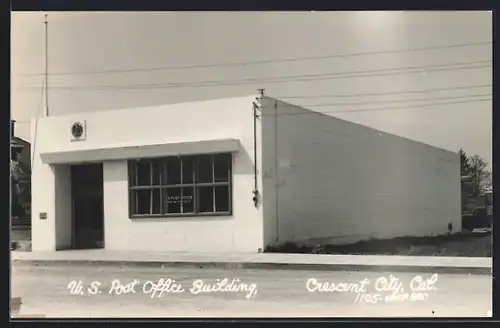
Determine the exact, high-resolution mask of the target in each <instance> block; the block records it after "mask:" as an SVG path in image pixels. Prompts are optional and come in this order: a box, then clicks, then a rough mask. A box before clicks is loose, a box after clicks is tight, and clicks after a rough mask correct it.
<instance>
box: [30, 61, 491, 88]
mask: <svg viewBox="0 0 500 328" xmlns="http://www.w3.org/2000/svg"><path fill="white" fill-rule="evenodd" d="M463 65H473V66H463ZM487 67H491V61H490V60H485V61H472V62H461V63H454V64H436V65H425V66H408V67H400V68H386V69H373V70H357V71H345V72H336V73H323V74H306V75H291V76H282V77H264V78H250V79H239V80H209V81H193V82H181V83H150V84H135V85H95V86H91V85H86V86H85V85H83V86H51V89H71V90H139V89H150V88H151V89H155V88H159V89H168V88H183V87H204V86H212V85H237V84H240V85H241V84H254V83H259V84H260V83H263V82H266V81H267V82H272V83H283V82H300V81H311V80H334V79H343V78H356V77H370V76H388V75H401V74H418V73H431V72H438V71H450V70H452V71H453V70H454V71H458V70H468V69H477V68H487ZM369 73H370V74H369ZM35 87H37V88H38V87H39V86H35Z"/></svg>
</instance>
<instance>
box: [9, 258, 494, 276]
mask: <svg viewBox="0 0 500 328" xmlns="http://www.w3.org/2000/svg"><path fill="white" fill-rule="evenodd" d="M12 262H13V263H22V264H31V265H35V266H39V265H44V266H47V265H56V266H57V265H71V264H76V265H96V266H132V267H156V268H165V267H170V268H172V267H177V268H220V269H264V270H301V271H357V272H402V273H405V272H406V273H441V274H471V275H491V274H492V268H491V267H451V266H420V265H370V264H318V263H311V264H306V263H304V264H302V263H266V262H188V261H144V262H141V261H105V260H22V259H13V260H12Z"/></svg>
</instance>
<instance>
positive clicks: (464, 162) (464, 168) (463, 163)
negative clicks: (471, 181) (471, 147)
mask: <svg viewBox="0 0 500 328" xmlns="http://www.w3.org/2000/svg"><path fill="white" fill-rule="evenodd" d="M458 154H459V155H460V175H461V176H466V175H468V174H469V170H470V163H469V157H468V156H467V153H466V152H465V151H464V150H463V149H462V148H460V151H459V152H458Z"/></svg>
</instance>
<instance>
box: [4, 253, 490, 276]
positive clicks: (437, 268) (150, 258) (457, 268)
mask: <svg viewBox="0 0 500 328" xmlns="http://www.w3.org/2000/svg"><path fill="white" fill-rule="evenodd" d="M11 258H12V260H13V262H17V263H19V262H22V263H33V264H38V263H39V264H64V263H67V264H69V263H75V264H76V263H79V264H98V265H140V266H156V267H167V266H184V267H185V266H191V267H192V266H196V267H217V268H231V269H236V268H246V269H282V270H283V269H293V270H330V271H385V272H422V273H462V274H488V275H490V274H492V259H491V258H459V257H421V256H373V255H315V254H278V253H265V254H231V253H229V254H193V253H166V252H122V251H110V250H103V249H99V250H70V251H57V252H18V251H12V252H11Z"/></svg>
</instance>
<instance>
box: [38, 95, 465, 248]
mask: <svg viewBox="0 0 500 328" xmlns="http://www.w3.org/2000/svg"><path fill="white" fill-rule="evenodd" d="M254 104H257V107H258V108H256V109H255V112H256V113H257V114H258V115H257V117H255V116H254ZM35 130H36V132H35ZM32 136H36V141H35V143H36V145H34V146H33V147H32V151H33V152H34V154H33V156H34V157H33V158H34V163H33V169H32V171H33V172H32V213H33V218H32V249H33V250H34V251H42V250H45V251H46V250H60V249H71V248H89V247H96V246H99V247H104V248H105V249H110V250H135V251H137V250H145V251H146V250H147V251H155V250H158V251H181V252H204V253H206V252H218V253H220V252H247V253H252V252H255V253H256V252H259V251H262V250H264V249H265V248H266V247H267V246H268V245H273V244H276V243H282V242H285V241H318V240H328V241H331V242H336V243H346V242H353V241H357V240H362V239H367V238H387V237H395V236H405V235H412V236H423V235H436V234H442V233H447V232H449V229H450V228H451V231H453V232H456V231H459V230H460V229H461V217H460V163H459V156H458V154H455V153H453V152H451V151H447V150H442V149H438V148H435V147H431V146H428V145H425V144H422V143H418V142H414V141H411V140H408V139H405V138H402V137H398V136H394V135H390V134H387V133H383V132H380V131H377V130H374V129H371V128H368V127H365V126H361V125H358V124H354V123H349V122H346V121H344V120H340V119H337V118H333V117H330V116H327V115H324V114H320V113H316V112H313V111H310V110H307V109H304V108H301V107H297V106H293V105H290V104H287V103H284V102H282V101H279V100H276V99H273V98H270V97H263V98H258V99H257V98H256V97H255V96H248V97H239V98H230V99H217V100H209V101H202V102H191V103H181V104H174V105H165V106H155V107H145V108H133V109H123V110H113V111H101V112H93V113H79V114H72V115H64V116H54V117H46V118H40V119H38V121H37V122H35V121H33V122H32ZM90 164H91V165H90ZM255 195H257V196H256V197H255ZM450 224H451V225H450Z"/></svg>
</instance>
